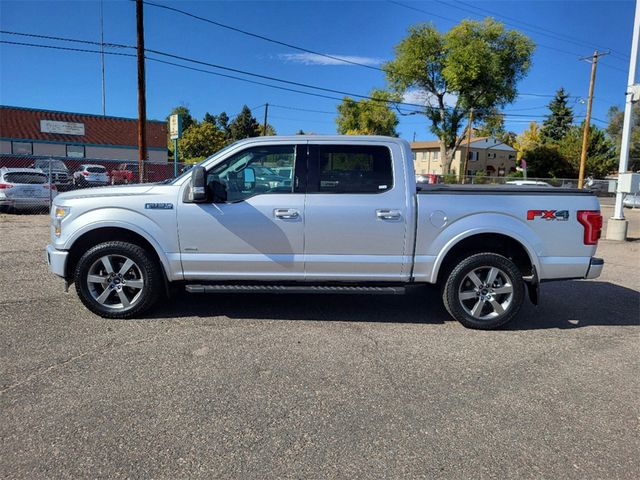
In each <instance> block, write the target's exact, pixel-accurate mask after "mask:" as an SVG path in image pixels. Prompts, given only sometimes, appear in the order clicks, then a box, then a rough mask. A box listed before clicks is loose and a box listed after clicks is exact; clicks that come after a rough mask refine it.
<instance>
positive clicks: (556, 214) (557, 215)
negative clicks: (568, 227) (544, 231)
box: [527, 210, 569, 222]
mask: <svg viewBox="0 0 640 480" xmlns="http://www.w3.org/2000/svg"><path fill="white" fill-rule="evenodd" d="M538 217H540V218H541V219H542V220H560V221H561V222H566V221H567V220H569V210H529V211H528V212H527V220H535V219H536V218H538Z"/></svg>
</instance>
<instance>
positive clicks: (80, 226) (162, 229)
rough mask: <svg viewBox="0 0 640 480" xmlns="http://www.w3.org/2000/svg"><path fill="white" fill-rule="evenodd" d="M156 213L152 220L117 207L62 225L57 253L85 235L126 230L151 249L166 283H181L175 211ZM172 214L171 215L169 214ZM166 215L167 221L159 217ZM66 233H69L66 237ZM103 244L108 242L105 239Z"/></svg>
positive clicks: (86, 213) (94, 212)
mask: <svg viewBox="0 0 640 480" xmlns="http://www.w3.org/2000/svg"><path fill="white" fill-rule="evenodd" d="M154 212H158V213H156V215H159V218H157V219H151V218H149V217H148V216H145V215H142V214H141V213H139V212H136V211H134V210H129V209H127V208H120V207H110V208H100V209H96V210H90V211H87V212H84V213H82V214H80V215H78V216H77V217H74V218H70V219H69V220H71V222H69V223H68V224H63V228H62V236H61V238H59V239H57V241H56V242H55V247H56V248H57V249H59V250H70V249H71V247H72V246H73V244H74V243H75V242H76V241H77V240H78V239H79V238H80V237H82V236H83V235H84V234H86V233H88V232H90V231H92V230H96V229H99V228H105V227H112V228H122V229H125V230H129V231H131V232H134V233H136V234H138V235H140V236H141V237H142V238H144V239H145V240H146V241H147V242H149V244H150V245H151V246H152V247H153V249H154V250H155V252H156V254H157V255H158V258H159V259H160V262H161V263H162V267H163V268H164V271H165V273H166V274H167V278H168V279H169V280H181V279H182V268H181V266H180V253H179V246H178V238H177V228H176V223H175V210H167V211H166V212H161V211H154ZM171 212H173V213H172V214H171ZM161 214H165V215H166V217H164V218H163V217H162V216H160V215H161ZM67 232H68V233H67ZM104 240H105V241H107V240H109V239H107V238H105V239H104Z"/></svg>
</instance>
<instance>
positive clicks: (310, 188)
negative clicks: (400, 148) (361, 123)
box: [306, 143, 396, 195]
mask: <svg viewBox="0 0 640 480" xmlns="http://www.w3.org/2000/svg"><path fill="white" fill-rule="evenodd" d="M341 146H344V144H339V143H315V144H311V143H310V144H309V145H308V147H309V148H308V151H309V155H308V159H307V165H308V166H307V192H306V193H308V194H320V195H381V194H383V193H387V192H391V191H392V190H394V189H395V188H396V182H395V178H396V177H395V175H396V174H395V164H394V161H393V150H392V149H391V148H390V147H389V145H379V146H380V147H383V148H385V149H386V150H387V151H388V152H389V160H390V162H391V182H392V183H391V188H388V189H386V190H381V191H376V192H323V191H321V190H320V150H321V148H323V147H341ZM353 146H354V147H359V146H360V147H365V148H369V147H372V145H358V144H353Z"/></svg>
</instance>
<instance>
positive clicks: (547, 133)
mask: <svg viewBox="0 0 640 480" xmlns="http://www.w3.org/2000/svg"><path fill="white" fill-rule="evenodd" d="M568 98H569V94H567V93H566V92H565V91H564V88H562V87H560V89H559V90H558V91H557V92H556V96H555V97H554V99H553V100H551V103H549V110H550V111H551V113H550V114H549V115H548V116H547V118H546V119H545V120H544V122H542V128H541V129H540V136H541V137H542V141H543V142H549V141H551V142H558V141H560V140H561V139H562V138H563V137H564V136H565V135H566V134H567V132H568V131H569V130H570V129H571V125H572V124H573V110H572V109H571V107H569V106H568V104H567V99H568Z"/></svg>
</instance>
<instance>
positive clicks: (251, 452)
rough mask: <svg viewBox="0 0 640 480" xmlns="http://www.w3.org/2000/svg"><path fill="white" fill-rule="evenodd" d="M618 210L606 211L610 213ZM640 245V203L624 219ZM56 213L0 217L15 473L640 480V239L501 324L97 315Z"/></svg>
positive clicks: (368, 302) (263, 308)
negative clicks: (64, 277) (52, 223)
mask: <svg viewBox="0 0 640 480" xmlns="http://www.w3.org/2000/svg"><path fill="white" fill-rule="evenodd" d="M609 210H611V207H610V206H603V213H604V215H605V216H609V215H610V214H611V212H609ZM627 213H628V216H629V218H630V219H631V227H630V230H629V232H630V233H629V235H630V236H632V237H633V238H640V211H627ZM47 236H48V226H47V217H46V216H30V215H18V216H10V215H2V216H0V265H2V267H1V269H0V311H1V312H2V314H1V315H0V328H1V331H2V335H0V375H1V377H0V439H1V442H2V443H1V450H0V451H2V454H1V455H0V477H2V478H11V479H14V478H131V477H136V478H159V479H176V478H211V477H222V478H230V477H231V478H243V479H244V478H279V477H283V478H284V477H293V478H424V477H426V478H434V477H437V478H534V477H535V478H554V479H555V478H581V479H583V478H637V475H638V472H639V471H640V441H639V440H640V439H639V435H638V433H639V431H640V429H639V427H640V422H639V416H640V405H639V403H638V398H640V368H639V355H638V354H639V353H640V351H639V350H640V349H639V342H638V340H639V337H638V333H639V332H640V330H639V328H638V327H639V325H640V295H639V291H640V275H639V273H638V267H639V266H640V242H638V241H632V242H627V243H614V242H607V241H602V242H601V244H600V247H599V249H598V255H599V256H602V257H603V258H604V259H605V261H606V262H607V263H606V265H605V270H604V273H603V275H602V277H601V278H599V279H597V280H593V281H569V282H557V283H548V284H544V285H543V287H542V304H541V305H540V306H539V307H533V306H532V305H530V304H526V305H525V306H524V307H523V310H522V312H521V314H520V316H519V317H518V319H517V320H515V321H514V322H512V323H511V324H510V325H509V326H508V327H507V328H506V329H505V330H502V331H496V332H480V331H472V330H467V329H465V328H463V327H462V326H461V325H459V324H458V323H457V322H454V321H451V320H449V319H448V318H447V315H446V313H445V311H444V310H443V308H442V306H441V304H440V299H439V297H438V295H437V293H436V292H435V291H434V290H433V289H430V288H416V289H415V290H414V291H412V292H410V294H409V295H407V296H405V297H402V296H400V297H396V296H391V297H372V296H342V295H340V296H337V295H336V296H332V295H330V296H309V295H297V296H275V297H270V296H267V295H254V296H243V295H218V296H189V295H187V294H183V295H179V296H178V297H176V298H174V299H173V300H172V301H171V302H170V303H169V302H166V303H165V305H163V306H162V307H161V308H159V309H157V310H155V311H154V312H153V313H152V314H151V315H150V316H149V317H148V318H146V319H143V320H128V321H123V320H105V319H101V318H99V317H96V316H95V315H93V314H91V313H90V312H89V311H87V310H86V309H85V308H83V306H82V305H81V303H80V302H79V300H78V299H77V297H76V295H75V293H74V292H73V291H72V292H71V293H69V294H64V293H62V281H61V280H59V279H57V278H56V277H55V276H53V275H52V274H50V273H49V272H48V270H47V267H46V265H45V263H44V246H45V245H46V243H47V241H48V238H47Z"/></svg>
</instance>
